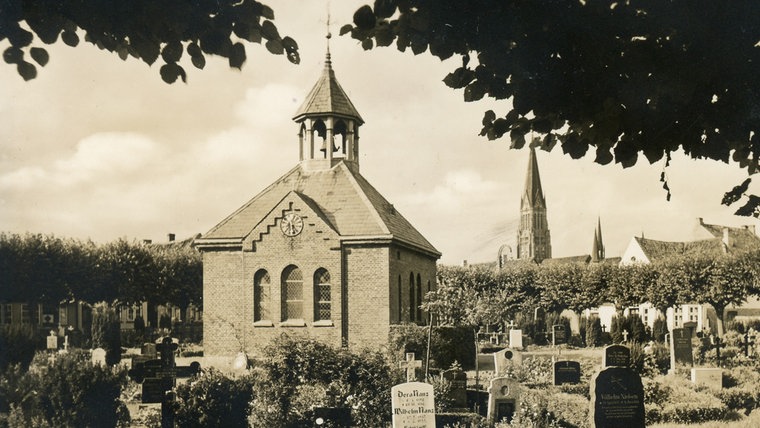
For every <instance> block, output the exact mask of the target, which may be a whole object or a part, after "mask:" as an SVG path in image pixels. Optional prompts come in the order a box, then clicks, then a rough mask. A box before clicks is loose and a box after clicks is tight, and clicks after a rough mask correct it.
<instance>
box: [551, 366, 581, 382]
mask: <svg viewBox="0 0 760 428" xmlns="http://www.w3.org/2000/svg"><path fill="white" fill-rule="evenodd" d="M552 374H553V378H554V385H562V384H565V383H569V384H572V385H575V384H578V383H580V381H581V363H579V362H578V361H557V362H555V363H554V371H553V372H552Z"/></svg>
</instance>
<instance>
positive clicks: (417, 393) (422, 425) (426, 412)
mask: <svg viewBox="0 0 760 428" xmlns="http://www.w3.org/2000/svg"><path fill="white" fill-rule="evenodd" d="M391 418H392V419H391V420H392V422H393V428H405V427H415V428H435V398H434V396H433V385H430V384H428V383H423V382H407V383H402V384H399V385H395V386H394V387H393V388H391Z"/></svg>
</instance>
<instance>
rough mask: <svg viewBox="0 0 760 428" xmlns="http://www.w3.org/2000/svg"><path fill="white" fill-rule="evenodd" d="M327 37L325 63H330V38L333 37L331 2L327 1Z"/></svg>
mask: <svg viewBox="0 0 760 428" xmlns="http://www.w3.org/2000/svg"><path fill="white" fill-rule="evenodd" d="M325 38H326V39H327V54H326V55H325V64H326V65H330V63H331V61H330V39H331V38H332V33H330V2H329V1H328V2H327V34H326V35H325Z"/></svg>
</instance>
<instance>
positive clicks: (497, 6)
mask: <svg viewBox="0 0 760 428" xmlns="http://www.w3.org/2000/svg"><path fill="white" fill-rule="evenodd" d="M353 21H354V22H353V25H350V24H349V25H346V26H344V27H343V28H342V29H341V34H350V35H351V37H353V38H355V39H357V40H359V41H361V43H362V46H363V47H364V49H367V50H369V49H372V48H373V47H375V46H389V45H391V44H393V43H394V42H395V45H396V47H397V48H398V50H400V51H402V52H404V51H406V50H408V49H411V51H412V52H413V53H414V54H415V55H417V54H421V53H423V52H426V51H427V52H429V53H430V54H431V55H434V56H436V57H438V58H440V59H441V60H444V59H447V58H450V57H452V56H459V57H461V59H462V65H461V67H458V68H456V69H455V70H453V71H452V72H451V73H450V74H449V75H448V76H446V78H445V79H444V83H445V84H446V85H448V86H449V87H451V88H455V89H463V90H464V100H465V101H476V100H479V99H482V98H483V97H486V96H488V97H491V98H494V99H497V100H502V99H504V100H510V101H511V106H510V105H509V104H506V105H505V111H504V112H502V114H501V115H499V114H497V113H496V112H494V111H487V112H486V113H485V115H484V117H483V129H482V131H481V135H483V136H486V137H487V138H488V139H490V140H493V139H497V138H500V137H502V136H504V135H509V137H510V139H511V147H513V148H521V147H523V146H524V145H525V144H526V137H527V138H528V139H530V138H531V137H532V140H531V141H530V143H529V144H530V145H532V146H540V147H541V148H543V149H545V150H551V149H552V148H553V147H554V146H555V145H557V144H559V146H560V147H561V148H562V151H563V152H564V153H565V154H568V155H570V156H571V157H572V158H574V159H577V158H580V157H582V156H584V155H586V153H587V152H588V151H589V150H593V151H594V152H595V156H596V157H595V161H596V162H598V163H600V164H608V163H610V162H612V161H613V160H614V161H615V162H616V163H620V164H621V165H622V166H623V167H630V166H632V165H634V164H635V163H636V162H637V160H638V159H639V157H640V155H643V157H645V158H646V159H647V160H648V161H649V162H650V163H653V162H656V161H659V160H661V159H663V158H665V159H666V165H667V163H668V162H669V161H670V156H671V153H673V152H675V151H678V150H679V149H680V150H683V151H684V152H685V153H686V154H688V155H689V156H691V157H693V158H706V159H712V160H717V161H721V162H726V163H729V162H734V163H735V164H737V165H738V166H739V167H740V168H742V169H746V170H747V172H748V174H749V175H752V174H755V173H756V172H758V165H759V160H760V80H758V79H757V74H758V71H760V68H759V65H760V5H758V3H757V2H755V1H752V0H744V1H734V2H728V3H726V2H715V1H709V0H696V1H695V0H665V1H663V0H628V1H610V0H607V1H605V0H577V1H524V0H472V1H467V2H463V1H458V0H437V1H431V0H376V1H375V2H374V5H373V7H370V6H363V7H361V8H360V9H358V10H357V11H356V12H355V14H354V18H353ZM660 180H661V181H662V182H663V188H664V189H665V191H666V192H667V196H668V198H669V196H670V193H669V188H668V183H667V177H666V175H665V173H664V172H663V174H662V176H661V178H660ZM749 180H750V179H747V181H745V182H743V183H742V184H740V185H738V186H736V187H735V188H734V189H733V190H731V191H729V192H727V193H726V195H725V197H724V199H723V203H724V204H726V205H731V204H733V203H736V202H738V201H740V200H743V201H744V205H743V206H741V207H740V208H739V209H738V210H737V211H736V214H738V215H745V216H749V215H751V216H755V217H758V216H760V197H759V196H757V195H752V194H748V193H747V190H748V186H749V184H750V181H749Z"/></svg>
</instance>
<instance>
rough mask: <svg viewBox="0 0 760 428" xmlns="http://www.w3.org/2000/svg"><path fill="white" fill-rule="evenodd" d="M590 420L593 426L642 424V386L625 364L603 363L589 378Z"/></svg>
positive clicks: (634, 427)
mask: <svg viewBox="0 0 760 428" xmlns="http://www.w3.org/2000/svg"><path fill="white" fill-rule="evenodd" d="M590 395H591V409H590V414H589V416H590V421H591V425H592V426H593V427H595V428H620V427H626V428H644V427H645V425H644V386H643V384H642V383H641V377H640V376H639V375H638V374H637V373H636V372H634V371H633V370H631V369H630V368H627V367H607V368H604V369H602V370H601V371H599V372H598V373H596V374H595V375H594V376H593V377H592V378H591V385H590Z"/></svg>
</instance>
